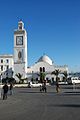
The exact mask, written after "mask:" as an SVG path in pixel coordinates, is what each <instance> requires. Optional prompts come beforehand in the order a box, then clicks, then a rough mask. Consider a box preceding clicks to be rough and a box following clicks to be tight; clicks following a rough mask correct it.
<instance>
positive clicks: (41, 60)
mask: <svg viewBox="0 0 80 120" xmlns="http://www.w3.org/2000/svg"><path fill="white" fill-rule="evenodd" d="M37 62H46V63H48V64H50V65H52V63H53V62H52V60H51V59H50V58H49V57H48V56H47V55H43V56H41V57H40V58H39V60H38V61H37Z"/></svg>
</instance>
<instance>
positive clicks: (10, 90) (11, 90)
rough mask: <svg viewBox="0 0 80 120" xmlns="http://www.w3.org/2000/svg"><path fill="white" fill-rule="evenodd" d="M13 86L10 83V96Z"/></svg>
mask: <svg viewBox="0 0 80 120" xmlns="http://www.w3.org/2000/svg"><path fill="white" fill-rule="evenodd" d="M12 89H13V84H12V83H10V95H12Z"/></svg>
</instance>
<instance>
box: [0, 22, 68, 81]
mask: <svg viewBox="0 0 80 120" xmlns="http://www.w3.org/2000/svg"><path fill="white" fill-rule="evenodd" d="M27 61H28V59H27V32H26V30H25V29H24V23H23V22H22V21H19V22H18V29H16V30H14V54H13V55H7V54H5V55H0V77H2V78H6V77H14V78H15V80H17V81H18V78H17V76H16V74H18V73H20V74H21V75H22V78H28V79H29V80H31V79H32V78H34V79H40V77H39V73H40V69H43V70H44V71H45V73H46V76H45V79H47V80H52V79H55V76H54V75H51V73H52V72H53V71H55V70H60V71H61V72H64V71H67V72H68V66H67V65H63V66H58V65H55V63H54V62H53V60H51V59H50V58H49V57H48V56H47V55H43V56H41V57H40V58H39V59H38V61H37V62H35V64H34V65H32V66H30V67H27V66H28V65H27ZM12 73H13V74H12Z"/></svg>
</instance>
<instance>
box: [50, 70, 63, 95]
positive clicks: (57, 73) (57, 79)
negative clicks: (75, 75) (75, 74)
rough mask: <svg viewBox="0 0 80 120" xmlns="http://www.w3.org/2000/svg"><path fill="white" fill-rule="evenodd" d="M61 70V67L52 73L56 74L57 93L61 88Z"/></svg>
mask: <svg viewBox="0 0 80 120" xmlns="http://www.w3.org/2000/svg"><path fill="white" fill-rule="evenodd" d="M60 72H61V71H60V70H59V69H56V70H55V71H53V72H52V73H51V74H54V75H55V76H56V91H57V93H58V92H59V89H60V87H59V83H58V82H59V77H58V75H59V74H60Z"/></svg>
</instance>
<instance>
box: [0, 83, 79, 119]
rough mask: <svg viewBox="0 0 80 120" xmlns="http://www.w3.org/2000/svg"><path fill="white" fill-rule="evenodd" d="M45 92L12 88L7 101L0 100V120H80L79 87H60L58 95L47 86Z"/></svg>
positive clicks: (37, 89) (51, 87) (52, 88)
mask: <svg viewBox="0 0 80 120" xmlns="http://www.w3.org/2000/svg"><path fill="white" fill-rule="evenodd" d="M47 91H48V92H47V93H40V92H39V88H14V91H13V95H12V96H10V95H8V99H7V100H2V99H0V120H80V85H78V86H77V87H76V88H75V89H73V86H70V85H66V86H65V85H62V86H61V91H60V93H56V91H55V86H48V87H47Z"/></svg>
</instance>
